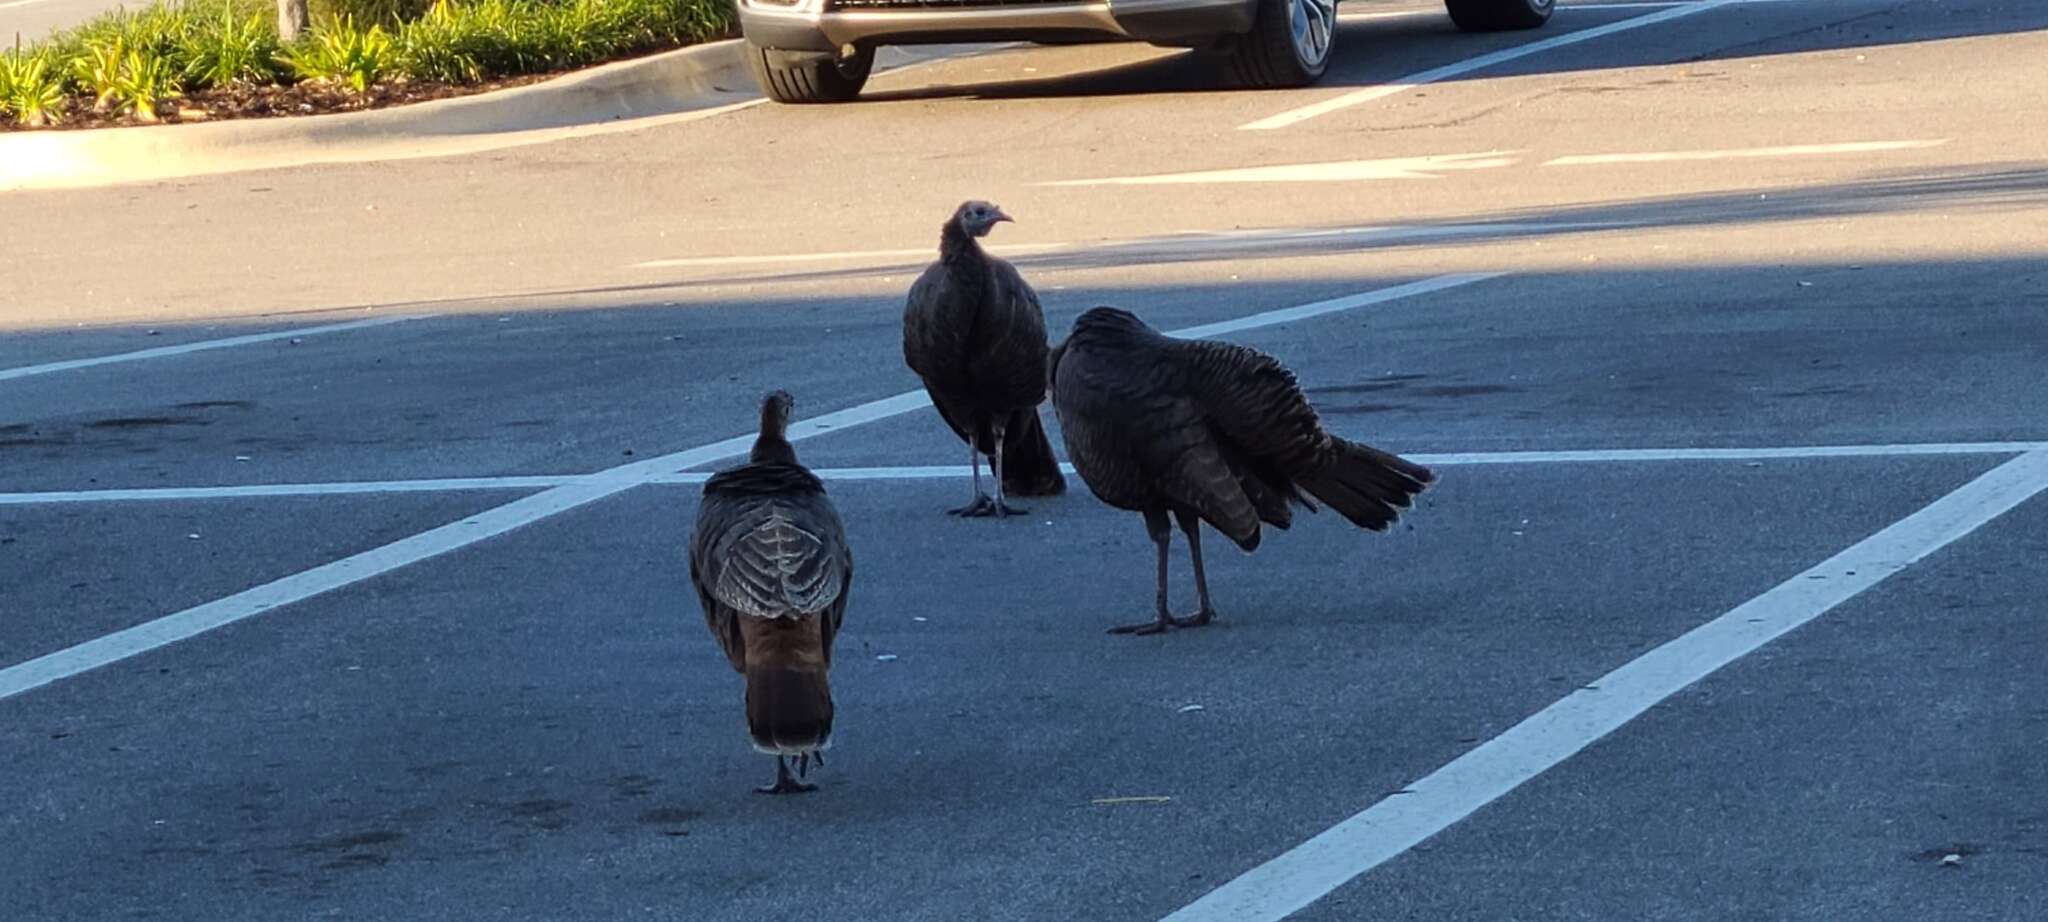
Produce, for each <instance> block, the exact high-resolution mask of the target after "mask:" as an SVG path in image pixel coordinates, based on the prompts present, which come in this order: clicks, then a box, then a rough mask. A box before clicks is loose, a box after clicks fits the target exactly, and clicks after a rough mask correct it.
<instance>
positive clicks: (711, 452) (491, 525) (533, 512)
mask: <svg viewBox="0 0 2048 922" xmlns="http://www.w3.org/2000/svg"><path fill="white" fill-rule="evenodd" d="M1498 275H1500V273H1491V272H1489V273H1461V274H1457V275H1444V276H1438V277H1435V278H1429V279H1423V280H1421V281H1417V282H1409V283H1407V284H1404V285H1394V286H1391V287H1388V288H1382V289H1379V290H1377V291H1371V292H1366V293H1364V294H1360V295H1354V296H1351V297H1347V298H1336V299H1332V300H1330V301H1321V302H1317V303H1316V304H1309V305H1303V306H1302V308H1296V309H1288V310H1278V311H1267V312H1264V313H1261V314H1256V315H1253V317H1250V318H1246V319H1245V320H1243V321H1236V322H1235V324H1236V326H1235V327H1234V328H1235V329H1248V328H1250V327H1252V326H1266V325H1271V324H1276V323H1286V322H1289V321H1291V320H1298V319H1302V318H1304V317H1312V316H1317V315H1318V314H1321V313H1328V312H1330V311H1332V310H1346V309H1352V308H1359V307H1365V306H1367V305H1372V304H1385V303H1387V302H1390V301H1398V300H1400V299H1402V298H1408V297H1413V296H1416V295H1420V294H1425V293H1429V292H1436V291H1443V290H1446V289H1450V288H1456V287H1458V286H1461V285H1470V284H1473V283H1475V282H1480V281H1484V280H1486V279H1490V278H1495V277H1497V276H1498ZM1304 309H1312V310H1309V312H1307V313H1303V312H1302V311H1303V310H1304ZM1261 318H1263V319H1261ZM1222 326H1229V324H1210V325H1208V326H1206V327H1197V328H1194V329H1195V330H1202V329H1212V328H1217V327H1222ZM1175 332H1176V333H1179V334H1186V333H1190V332H1193V330H1185V331H1175ZM930 405H931V399H930V398H929V397H927V396H926V395H925V392H924V391H922V390H916V391H908V392H906V393H901V394H897V395H895V396H893V397H885V398H883V399H881V400H875V401H870V402H868V403H864V404H861V405H859V406H855V407H849V408H847V409H844V410H838V411H834V412H831V413H827V414H825V415H823V416H818V417H813V418H811V419H807V420H802V421H799V422H797V423H794V424H792V425H791V426H790V431H789V437H790V439H791V441H799V440H803V439H809V438H814V437H816V436H820V435H824V434H826V433H830V432H836V431H839V430H841V429H850V428H852V427H854V426H859V425H862V424H864V423H871V422H874V421H876V420H880V419H888V418H890V417H892V416H900V415H902V414H904V413H908V412H911V411H912V410H917V409H922V408H924V407H928V406H930ZM753 442H754V435H753V434H752V433H749V434H746V435H740V436H734V437H732V438H729V439H725V440H722V441H718V442H713V443H711V444H709V445H702V446H699V447H696V448H691V449H686V450H684V451H678V452H673V453H670V454H666V455H661V456H659V457H654V458H648V459H646V460H643V461H636V462H634V463H632V464H626V465H621V466H619V467H614V468H611V469H609V470H604V471H599V472H598V473H595V474H589V475H586V476H582V477H578V478H576V479H575V480H573V481H570V482H568V483H565V484H562V485H560V486H555V487H551V488H549V489H547V490H544V491H542V492H540V493H536V494H534V495H532V496H527V497H522V498H520V499H516V500H513V501H512V502H509V503H506V504H504V505H502V506H497V507H494V508H492V509H488V510H485V511H483V512H480V513H477V514H476V515H472V516H468V517H466V518H463V519H459V520H457V521H454V522H450V523H448V524H446V525H442V526H440V527H438V528H433V529H429V530H427V531H423V532H420V533H419V534H416V535H413V536H411V537H408V538H402V539H400V540H398V541H394V542H392V543H390V544H386V545H383V546H381V547H377V548H373V549H371V550H367V551H363V552H362V553H359V554H353V555H350V556H348V557H344V558H342V559H340V560H336V561H333V562H331V563H327V564H323V565H321V566H318V567H314V568H312V569H310V570H304V571H301V572H299V573H295V574H292V575H290V576H286V577H283V578H281V579H276V580H272V581H270V582H268V583H264V584H262V585H260V586H256V587H254V588H251V589H246V590H243V591H241V592H237V593H235V594H234V595H231V596H227V597H225V598H221V599H216V600H214V601H212V602H207V603H205V604H203V605H198V606H194V607H192V608H187V609H185V610H183V611H179V612H175V613H173V614H169V615H165V616H163V617H161V618H157V619H156V620H153V621H148V622H145V623H142V624H138V625H135V626H134V627H130V628H125V629H123V630H119V631H115V632H114V633H111V634H107V635H105V636H102V637H97V638H94V639H92V640H89V641H86V642H84V643H81V644H78V645H76V646H72V647H67V648H65V649H62V650H58V651H56V652H54V653H49V654H45V655H43V656H39V657H36V658H35V659H32V660H28V661H26V662H22V663H18V664H16V665H13V666H9V667H7V668H5V669H0V699H5V698H11V697H13V696H15V695H19V694H21V693H23V692H26V691H29V690H31V689H34V688H40V687H42V686H44V685H48V684H49V683H51V682H56V681H59V680H61V679H66V678H70V677H71V676H75V675H78V674H79V673H82V672H86V671H88V670H92V669H97V668H99V667H101V666H105V665H107V664H109V663H115V662H119V661H121V660H124V659H127V658H128V657H131V656H135V655H137V654H140V653H146V652H148V651H150V650H154V649H157V648H159V647H162V646H165V645H166V644H171V643H176V642H177V641H180V640H184V639H186V638H188V637H193V636H196V635H198V634H203V633H205V632H207V631H211V630H214V629H215V628H219V627H224V626H226V625H229V624H233V623H235V622H237V621H241V620H243V619H245V618H250V617H254V616H256V615H260V614H263V613H264V612H267V611H271V610H273V609H276V608H280V607H282V606H285V605H290V604H292V603H293V602H298V601H302V600H304V599H309V598H312V597H313V596H316V595H320V594H321V593H325V592H331V591H333V590H336V589H340V588H342V587H344V586H350V585H354V584H355V583H359V582H362V581H363V580H366V579H369V578H371V577H374V576H379V575H381V574H384V573H389V572H391V571H393V570H396V569H399V568H400V567H405V566H410V565H412V564H415V563H418V562H420V561H422V560H426V559H428V558H432V557H438V556H440V555H442V554H446V553H448V552H449V551H453V550H458V549H460V548H465V547H468V546H470V545H472V544H476V543H477V542H479V541H482V540H484V539H486V538H491V537H495V536H497V535H502V534H505V533H506V532H509V531H512V530H513V529H516V528H520V527H523V526H526V525H531V524H533V523H535V522H538V521H541V520H542V519H546V518H550V517H552V516H556V515H560V514H562V513H564V512H568V511H569V510H571V509H575V508H578V507H580V506H584V505H587V504H589V503H593V502H596V501H598V500H601V499H604V498H605V497H608V496H612V495H615V494H618V493H621V492H624V491H626V490H629V489H632V488H633V487H636V486H639V485H641V484H644V483H647V482H648V481H650V480H653V479H655V478H657V477H660V476H663V475H666V474H671V473H674V472H676V471H679V470H683V469H686V468H692V467H698V466H700V465H705V464H711V463H713V462H717V461H722V460H725V459H727V458H732V457H736V456H738V455H741V454H744V453H745V452H746V451H747V449H748V448H750V447H752V445H753Z"/></svg>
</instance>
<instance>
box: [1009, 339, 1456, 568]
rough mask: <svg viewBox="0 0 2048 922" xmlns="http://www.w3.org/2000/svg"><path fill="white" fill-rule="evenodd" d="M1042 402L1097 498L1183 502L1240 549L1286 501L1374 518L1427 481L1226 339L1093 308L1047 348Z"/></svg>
mask: <svg viewBox="0 0 2048 922" xmlns="http://www.w3.org/2000/svg"><path fill="white" fill-rule="evenodd" d="M1051 362H1052V373H1051V376H1050V377H1051V381H1052V387H1051V389H1052V401H1053V409H1054V412H1056V413H1057V414H1058V415H1059V420H1060V431H1061V433H1062V435H1063V436H1064V437H1065V439H1066V443H1067V456H1068V458H1069V459H1071V460H1072V461H1073V463H1074V467H1075V469H1076V471H1078V472H1079V473H1080V474H1081V479H1082V480H1083V481H1084V482H1086V483H1087V484H1088V488H1089V490H1090V491H1092V492H1093V493H1094V494H1095V495H1096V496H1097V497H1099V498H1101V499H1102V501H1104V502H1106V503H1109V504H1110V505H1112V506H1116V507H1118V508H1122V509H1131V510H1137V511H1148V510H1162V511H1165V510H1171V511H1189V512H1193V513H1195V514H1196V515H1198V516H1200V517H1201V519H1202V520H1203V521H1205V522H1207V523H1209V525H1210V526H1211V527H1214V528H1215V529H1216V530H1217V531H1220V532H1222V533H1223V534H1224V535H1226V536H1228V537H1229V538H1230V539H1231V540H1233V541H1235V542H1237V544H1238V545H1239V546H1240V547H1243V548H1244V549H1246V550H1251V549H1253V548H1255V547H1257V546H1258V543H1259V527H1260V525H1261V523H1264V524H1267V525H1272V526H1274V527H1276V528H1286V527H1287V526H1288V525H1289V523H1290V522H1291V520H1292V513H1291V510H1290V508H1289V507H1290V505H1300V506H1302V507H1304V508H1307V509H1309V510H1311V511H1313V510H1314V509H1315V505H1314V503H1313V502H1312V501H1311V499H1310V497H1314V498H1315V499H1320V500H1322V501H1323V502H1324V503H1326V504H1328V505H1329V506H1330V507H1331V508H1333V509H1336V510H1337V511H1338V513H1340V514H1341V515H1343V516H1344V517H1345V518H1346V519H1348V520H1350V521H1351V522H1353V523H1355V524H1357V525H1359V526H1361V527H1365V528H1371V529H1375V530H1378V529H1384V528H1386V527H1387V525H1389V524H1390V523H1392V522H1393V521H1394V520H1395V518H1396V517H1397V516H1398V515H1399V512H1400V510H1401V509H1405V508H1407V507H1408V506H1409V505H1411V503H1412V501H1413V499H1412V498H1413V497H1414V495H1415V494H1417V493H1419V492H1421V491H1422V490H1423V489H1424V488H1425V487H1426V486H1427V485H1428V484H1429V483H1430V481H1431V480H1432V479H1433V475H1432V474H1431V473H1430V471H1429V470H1428V469H1427V468H1424V467H1422V466H1421V465H1417V464H1414V463H1412V462H1409V461H1407V460H1404V459H1402V458H1399V457H1396V456H1394V455H1392V454H1389V453H1387V452H1384V451H1380V450H1379V449H1376V448H1372V447H1370V446H1367V445H1361V444H1357V443H1354V442H1348V441H1345V440H1343V439H1340V438H1337V437H1335V436H1332V435H1330V434H1329V433H1328V432H1327V431H1325V430H1324V429H1323V426H1322V422H1321V420H1320V419H1319V418H1318V417H1317V415H1316V412H1315V408H1314V407H1312V406H1311V405H1310V404H1309V402H1308V398H1307V397H1306V396H1305V395H1303V393H1302V391H1301V387H1300V385H1299V384H1297V383H1296V381H1295V378H1294V374H1293V373H1292V372H1290V371H1288V370H1287V368H1286V367H1285V366H1283V365H1281V364H1280V362H1279V361H1278V360H1276V359H1274V358H1273V357H1272V356H1270V355H1267V354H1265V353H1263V352H1260V351H1258V350H1256V349H1251V348H1248V347H1245V346H1239V345H1235V344H1232V343H1224V342H1215V341H1209V340H1178V339H1172V338H1169V337H1167V336H1164V335H1162V334H1160V333H1159V332H1158V331H1156V330H1153V329H1152V328H1151V327H1149V326H1147V325H1146V324H1145V323H1144V322H1143V321H1140V320H1139V319H1138V318H1137V317H1136V316H1134V315H1132V314H1130V313H1129V312H1126V311H1120V310H1116V309H1114V308H1095V309H1093V310H1090V311H1088V312H1087V313H1084V314H1082V315H1081V317H1080V318H1079V319H1077V320H1076V321H1075V322H1074V329H1073V333H1072V334H1071V335H1070V336H1069V337H1068V338H1067V339H1066V341H1065V342H1062V343H1061V344H1060V345H1059V347H1058V348H1057V349H1056V350H1054V353H1053V355H1052V358H1051Z"/></svg>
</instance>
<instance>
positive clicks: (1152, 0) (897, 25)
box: [739, 0, 1258, 52]
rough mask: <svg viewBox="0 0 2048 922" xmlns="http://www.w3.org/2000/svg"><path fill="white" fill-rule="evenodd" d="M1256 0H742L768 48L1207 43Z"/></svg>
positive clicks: (744, 19)
mask: <svg viewBox="0 0 2048 922" xmlns="http://www.w3.org/2000/svg"><path fill="white" fill-rule="evenodd" d="M1257 2H1258V0H1079V2H1076V0H795V2H794V3H777V2H772V0H739V14H740V30H741V32H742V33H743V34H745V35H746V37H747V40H748V41H750V42H752V43H754V44H756V45H759V46H761V47H764V48H779V49H782V50H785V51H823V52H831V51H837V50H839V49H840V48H842V47H844V46H847V45H917V44H944V43H952V42H1007V41H1058V40H1074V39H1085V38H1099V37H1103V36H1109V37H1116V38H1126V39H1132V40H1135V41H1141V42H1150V43H1152V44H1155V45H1177V46H1190V47H1195V46H1202V45H1207V44H1210V43H1211V42H1214V41H1215V40H1216V39H1217V38H1219V37H1222V36H1226V35H1238V34H1242V33H1244V32H1248V31H1250V30H1251V27H1252V14H1253V13H1254V11H1255V10H1256V5H1257Z"/></svg>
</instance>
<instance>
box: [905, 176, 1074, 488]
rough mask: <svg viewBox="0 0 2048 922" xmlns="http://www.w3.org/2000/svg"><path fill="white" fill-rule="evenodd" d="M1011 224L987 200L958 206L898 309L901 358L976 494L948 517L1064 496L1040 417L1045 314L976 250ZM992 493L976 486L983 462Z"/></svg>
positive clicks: (1012, 270)
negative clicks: (957, 445) (962, 448)
mask: <svg viewBox="0 0 2048 922" xmlns="http://www.w3.org/2000/svg"><path fill="white" fill-rule="evenodd" d="M1009 220H1011V218H1010V216H1009V215H1006V214H1004V213H1003V210H1002V209H1001V208H997V207H996V206H994V205H991V204H989V203H987V202H979V201H972V202H964V203H962V204H961V205H960V207H959V208H958V209H956V210H955V211H954V212H953V216H952V217H951V218H948V219H947V220H946V223H945V226H944V227H943V228H941V230H940V232H939V259H938V261H937V262H934V263H932V264H931V265H930V266H928V267H926V269H925V270H924V273H923V274H922V275H919V276H918V278H917V281H916V282H915V283H914V284H912V285H911V288H910V295H909V298H908V299H907V300H906V302H905V303H904V307H903V361H904V363H905V364H907V365H909V366H910V370H911V371H914V372H917V376H918V377H919V378H920V379H922V380H923V381H924V388H925V392H926V393H928V394H930V395H931V398H932V405H933V406H934V407H936V408H937V409H938V411H939V416H940V417H941V418H943V419H944V420H945V421H946V425H947V426H949V427H951V428H952V430H953V433H954V434H955V435H957V436H959V437H960V439H961V440H962V441H965V442H966V443H967V460H968V464H969V465H970V467H971V468H972V470H973V477H974V481H973V483H974V497H973V499H972V501H970V502H969V503H968V504H967V505H965V506H962V507H960V508H958V509H952V510H948V511H950V512H951V513H952V514H954V515H961V516H988V515H993V516H1005V515H1015V514H1018V513H1021V512H1024V511H1026V510H1023V509H1019V508H1016V507H1013V506H1010V505H1008V504H1007V503H1006V502H1005V501H1004V500H1005V497H1006V494H1015V495H1018V496H1051V495H1055V494H1058V493H1062V492H1065V491H1066V488H1067V481H1066V478H1065V477H1064V476H1062V475H1061V474H1060V468H1059V460H1058V459H1057V458H1056V457H1054V456H1053V453H1052V441H1051V440H1050V439H1048V438H1047V437H1046V434H1045V426H1044V424H1043V423H1042V422H1040V421H1039V418H1038V405H1039V403H1041V402H1043V401H1044V400H1045V387H1046V383H1045V372H1046V367H1045V360H1046V340H1045V314H1044V312H1043V311H1042V310H1041V309H1040V307H1039V305H1038V294H1037V292H1034V291H1032V290H1031V285H1030V284H1029V283H1027V282H1025V281H1024V277H1023V276H1022V275H1019V274H1018V273H1017V269H1016V267H1015V266H1012V265H1010V264H1009V263H1008V262H1006V261H1004V260H1002V259H1000V258H998V257H994V256H990V255H989V254H987V253H985V252H983V251H982V249H981V244H980V243H979V242H978V241H979V238H981V237H983V236H986V235H987V234H988V232H989V229H990V228H993V227H995V226H996V225H997V224H998V223H1001V222H1003V221H1009ZM983 455H987V456H988V459H989V468H990V470H991V472H992V473H993V474H994V475H995V476H994V481H995V496H994V498H990V497H989V496H988V495H987V494H985V493H983V492H982V489H981V458H982V456H983Z"/></svg>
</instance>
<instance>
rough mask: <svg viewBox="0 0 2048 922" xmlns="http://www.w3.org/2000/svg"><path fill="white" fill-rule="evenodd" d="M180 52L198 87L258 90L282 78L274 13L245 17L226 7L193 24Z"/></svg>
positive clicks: (191, 78) (246, 15)
mask: <svg viewBox="0 0 2048 922" xmlns="http://www.w3.org/2000/svg"><path fill="white" fill-rule="evenodd" d="M178 50H179V57H180V58H182V59H183V61H184V71H185V76H186V78H187V79H189V80H191V81H192V83H193V85H195V86H230V85H235V84H241V85H244V86H254V85H259V84H266V83H275V82H277V79H278V77H279V76H281V75H282V73H281V72H282V69H281V68H280V67H279V65H278V61H277V58H278V55H279V53H280V52H281V51H282V50H283V48H282V46H281V45H280V44H279V43H278V40H277V22H276V15H275V12H274V11H273V12H268V13H266V12H261V11H259V12H254V13H247V14H244V13H241V12H239V11H237V10H236V9H235V8H234V5H233V4H232V3H222V4H221V5H220V11H219V12H218V13H207V14H206V15H205V16H204V18H199V19H195V20H194V21H193V23H192V27H191V28H190V29H189V30H187V31H186V33H185V35H184V40H183V43H182V44H181V45H180V46H179V49H178Z"/></svg>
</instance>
